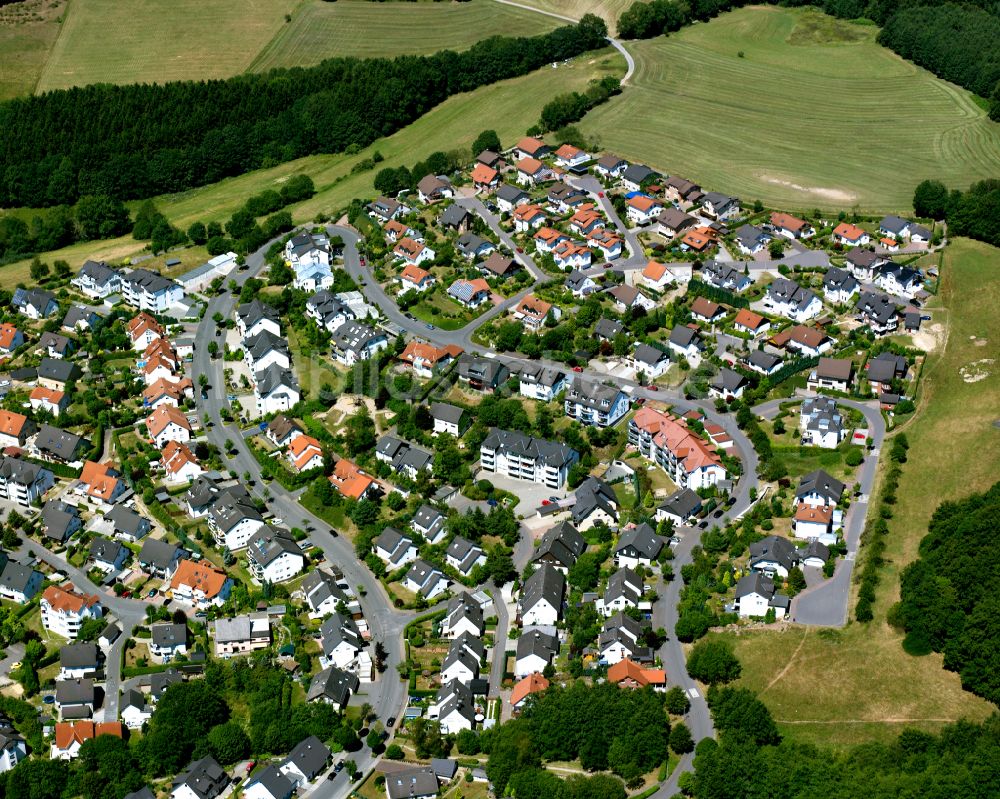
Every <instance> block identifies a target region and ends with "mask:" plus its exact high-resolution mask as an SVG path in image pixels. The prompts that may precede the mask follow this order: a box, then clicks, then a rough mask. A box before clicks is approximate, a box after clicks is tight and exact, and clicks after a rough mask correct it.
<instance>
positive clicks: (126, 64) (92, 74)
mask: <svg viewBox="0 0 1000 799" xmlns="http://www.w3.org/2000/svg"><path fill="white" fill-rule="evenodd" d="M300 2H301V0H240V2H239V4H238V5H234V3H232V2H231V0H128V2H122V0H72V2H70V3H69V6H68V10H67V12H66V14H65V21H64V22H63V24H62V28H61V30H60V32H59V38H58V39H57V40H56V43H55V45H54V46H53V47H52V50H51V53H50V54H49V56H48V60H47V61H46V63H45V68H44V69H43V70H42V73H41V77H40V78H39V80H38V87H37V88H38V91H46V90H48V89H64V88H67V87H69V86H82V85H85V84H88V83H143V82H147V83H154V82H155V83H165V82H167V81H171V80H185V79H199V80H205V79H208V78H225V77H229V76H230V75H236V74H238V73H240V72H243V71H244V70H246V68H247V67H248V66H249V65H250V62H251V61H253V59H254V57H255V56H256V55H257V53H258V52H260V50H261V48H262V47H264V45H265V44H267V43H268V42H269V41H270V40H271V39H272V38H273V37H274V36H275V34H277V33H278V31H279V30H280V29H281V28H282V26H284V25H285V24H286V23H285V19H284V17H285V14H287V13H290V12H293V11H294V10H295V8H296V7H297V6H298V5H299V4H300Z"/></svg>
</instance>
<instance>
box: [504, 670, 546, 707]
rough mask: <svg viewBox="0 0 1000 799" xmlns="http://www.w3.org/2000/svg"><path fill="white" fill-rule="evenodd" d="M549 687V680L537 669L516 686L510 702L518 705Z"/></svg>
mask: <svg viewBox="0 0 1000 799" xmlns="http://www.w3.org/2000/svg"><path fill="white" fill-rule="evenodd" d="M548 687H549V681H548V680H546V679H545V677H543V676H542V675H541V674H539V673H538V672H537V671H536V672H532V673H531V674H529V675H528V676H527V677H525V678H524V679H523V680H521V681H519V682H518V683H517V684H516V685H515V686H514V690H513V691H511V693H510V703H511V705H513V706H515V707H516V706H517V705H519V704H521V702H523V701H524V700H525V699H527V698H528V697H529V696H531V695H532V694H539V693H541V692H542V691H545V690H546V689H547V688H548Z"/></svg>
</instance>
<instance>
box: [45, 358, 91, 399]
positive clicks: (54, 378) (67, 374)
mask: <svg viewBox="0 0 1000 799" xmlns="http://www.w3.org/2000/svg"><path fill="white" fill-rule="evenodd" d="M81 377H83V372H82V371H80V367H79V366H77V365H76V364H75V363H70V362H69V361H60V360H57V359H55V358H49V357H45V358H42V362H41V363H40V364H38V384H39V385H40V386H45V387H46V388H53V389H57V390H59V391H65V390H66V386H67V385H68V384H69V383H71V382H73V381H75V380H79V379H80V378H81Z"/></svg>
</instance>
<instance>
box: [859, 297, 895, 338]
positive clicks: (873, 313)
mask: <svg viewBox="0 0 1000 799" xmlns="http://www.w3.org/2000/svg"><path fill="white" fill-rule="evenodd" d="M854 311H855V313H857V319H858V321H860V322H862V323H863V324H865V325H867V326H868V329H869V330H871V332H872V333H874V334H875V335H876V336H888V335H890V334H892V333H895V332H896V331H897V330H898V329H899V321H900V311H899V306H897V305H896V302H895V300H893V299H892V297H890V296H889V295H888V294H882V293H881V292H877V291H862V292H861V294H860V295H859V296H858V300H857V302H856V303H855V304H854Z"/></svg>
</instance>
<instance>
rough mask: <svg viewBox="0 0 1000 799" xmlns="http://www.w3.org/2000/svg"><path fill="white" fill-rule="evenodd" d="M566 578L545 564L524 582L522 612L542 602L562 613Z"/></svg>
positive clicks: (521, 601)
mask: <svg viewBox="0 0 1000 799" xmlns="http://www.w3.org/2000/svg"><path fill="white" fill-rule="evenodd" d="M565 591H566V578H565V577H563V573H562V572H561V571H559V570H558V569H556V568H554V567H552V566H550V565H549V564H547V563H545V564H542V565H541V566H540V567H539V568H538V570H537V571H536V572H535V573H534V574H532V575H531V576H530V577H529V578H528V579H527V580H525V581H524V586H523V587H522V588H521V600H520V606H521V610H522V612H523V611H525V610H531V608H533V607H534V606H535V605H537V604H538V603H539V602H541V601H543V600H544V601H545V602H548V604H549V605H551V606H552V607H554V608H555V609H556V611H557V612H558V611H561V609H562V602H563V594H564V593H565Z"/></svg>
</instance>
